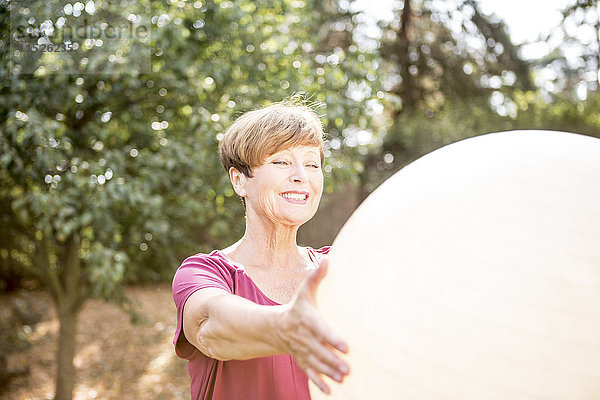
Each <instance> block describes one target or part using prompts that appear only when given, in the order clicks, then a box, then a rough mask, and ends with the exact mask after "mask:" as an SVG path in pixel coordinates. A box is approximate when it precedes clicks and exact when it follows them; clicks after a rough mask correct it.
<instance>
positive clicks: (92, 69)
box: [0, 0, 372, 400]
mask: <svg viewBox="0 0 600 400" xmlns="http://www.w3.org/2000/svg"><path fill="white" fill-rule="evenodd" d="M90 3H91V5H90ZM0 13H1V14H0V18H2V19H1V22H2V23H1V24H0V25H1V28H0V29H1V30H2V38H3V39H2V40H3V41H4V42H3V44H4V45H3V46H0V52H1V53H0V54H1V56H2V60H3V62H2V65H1V66H0V68H2V69H1V70H0V99H1V100H0V130H1V132H2V136H1V137H0V148H1V149H2V155H1V156H0V184H1V186H0V204H1V205H2V206H3V213H2V222H3V224H2V228H1V230H0V231H1V232H2V236H1V237H0V256H1V257H2V259H3V264H4V265H7V266H9V267H8V268H9V270H10V271H13V272H14V271H17V272H18V274H20V275H21V276H22V275H27V276H28V277H31V278H35V279H37V281H38V282H40V284H41V285H43V286H44V287H45V288H47V289H48V290H49V292H50V293H51V294H52V298H53V300H54V303H55V305H56V309H57V311H58V316H59V319H60V335H59V337H60V338H59V350H58V376H57V388H56V399H59V400H63V399H70V398H71V396H72V391H73V387H74V383H75V380H74V375H75V374H74V372H75V371H74V367H73V356H74V355H75V351H76V349H75V336H76V332H77V331H76V324H77V315H78V312H79V310H80V309H81V307H82V305H83V304H84V302H85V301H86V299H88V298H90V297H103V298H105V299H108V300H111V301H118V302H121V303H122V304H124V305H126V304H127V303H126V302H125V299H124V298H123V295H122V292H121V287H122V285H123V283H124V282H126V281H135V280H149V279H161V278H170V277H171V275H172V273H173V271H174V269H175V268H176V267H177V265H178V264H179V261H180V260H181V258H182V257H183V256H185V255H189V254H192V252H195V251H206V250H208V249H210V248H215V247H218V246H221V245H222V244H224V243H226V242H229V241H231V240H233V239H235V238H237V237H239V235H241V233H242V230H243V218H242V216H243V209H242V207H241V205H240V203H239V200H238V199H237V198H236V197H235V196H234V192H233V190H232V189H231V187H230V185H229V183H228V181H227V175H226V174H225V173H224V172H223V171H221V168H222V167H221V166H220V163H219V160H218V155H217V151H216V148H217V145H218V141H219V138H220V135H222V134H223V130H224V129H225V127H226V126H227V125H228V124H229V123H230V122H231V121H232V120H233V119H234V118H235V117H236V116H237V115H239V114H240V113H241V112H242V111H246V110H248V109H252V108H255V107H258V106H261V105H263V104H265V103H267V102H268V101H269V100H271V101H272V100H273V99H282V98H284V97H287V96H289V95H290V93H294V92H308V93H313V94H314V95H313V97H312V98H311V99H312V100H314V101H317V102H323V103H324V104H327V105H328V106H327V108H326V109H322V112H323V113H324V114H326V116H325V117H324V120H325V124H326V126H327V127H328V128H329V129H330V130H331V131H333V136H334V138H335V137H337V135H339V136H341V135H342V132H341V131H342V128H341V127H342V125H343V124H349V125H352V126H354V127H361V128H363V129H364V128H366V127H367V125H368V118H367V117H366V115H365V113H364V111H363V108H362V107H361V104H360V102H359V101H357V100H355V99H353V98H352V97H351V96H350V95H349V93H348V91H347V88H348V87H349V86H351V85H354V86H360V87H364V86H365V85H368V84H369V81H367V80H366V79H365V75H366V73H367V72H368V71H372V67H371V66H370V65H369V64H368V63H365V61H368V56H365V55H363V54H362V53H361V52H360V51H359V50H358V48H357V46H355V45H353V44H352V39H351V35H349V33H350V31H351V29H352V27H351V26H350V25H348V23H347V20H348V18H349V17H348V16H347V15H345V14H344V13H343V12H342V11H340V10H338V9H337V7H336V3H335V2H325V3H323V2H318V1H284V0H281V1H276V0H272V1H265V2H263V3H256V2H253V1H239V2H235V3H232V2H227V1H215V2H203V1H196V2H185V1H182V2H168V3H157V2H152V3H150V2H149V1H141V2H140V1H138V2H134V1H125V2H119V3H118V4H116V3H114V2H100V1H96V2H86V3H85V4H83V3H77V4H75V5H72V4H67V3H66V2H45V1H30V2H28V3H27V4H26V5H25V4H21V3H18V2H16V1H14V2H6V1H4V2H0ZM9 21H10V22H11V24H8V23H7V22H9ZM106 21H108V22H110V24H112V25H111V26H113V27H120V26H126V27H129V26H134V27H135V26H140V27H145V28H147V30H146V32H147V33H148V36H147V40H146V38H145V37H138V36H135V37H134V36H129V37H127V39H128V40H125V41H123V40H121V41H111V40H110V37H109V36H108V29H107V28H106V27H105V28H102V29H106V31H105V32H104V35H105V37H103V38H104V40H103V41H102V42H99V41H98V40H97V39H98V38H89V37H88V38H87V39H90V40H87V39H86V40H83V39H84V38H82V37H76V38H73V37H71V36H68V35H67V33H69V32H71V33H72V32H75V33H76V34H77V32H78V31H77V30H76V28H77V27H82V26H92V25H94V24H97V25H96V26H98V27H101V26H103V25H102V23H103V22H106ZM344 21H346V22H344ZM110 24H108V25H110ZM340 24H341V25H340ZM9 27H10V28H9ZM15 27H21V28H23V30H21V31H18V30H16V28H15ZM334 28H335V29H334ZM9 29H10V30H9ZM28 29H29V30H28ZM69 29H71V31H69ZM332 32H333V33H332ZM15 35H16V36H15ZM8 38H10V42H9V39H8ZM58 38H60V39H61V40H63V39H64V38H66V39H68V40H70V43H71V45H74V44H77V49H76V50H77V51H63V52H54V51H48V52H37V53H35V52H33V51H30V50H31V49H32V47H26V46H33V45H34V44H38V45H41V44H45V45H49V44H50V43H53V41H54V40H55V39H58ZM92 39H94V40H92ZM28 40H29V41H28ZM9 43H10V46H7V45H6V44H9ZM17 47H18V48H17ZM19 49H20V51H19V52H16V51H15V50H19ZM28 49H29V50H28ZM148 50H149V51H151V53H152V54H151V55H152V57H151V58H150V57H149V54H146V53H145V51H148ZM146 57H147V58H146ZM365 82H366V83H365ZM328 156H330V157H331V158H330V159H331V162H330V163H329V164H328V165H329V169H328V170H326V174H327V175H330V176H332V177H333V179H334V180H335V179H338V180H340V179H344V177H347V176H348V173H347V172H345V171H348V170H350V171H352V170H351V169H349V168H348V167H345V166H344V165H341V164H340V163H339V160H338V161H336V155H335V154H331V153H330V154H328ZM341 157H344V156H343V155H342V156H341ZM355 166H356V163H353V164H352V165H351V167H350V168H354V167H355ZM357 168H358V167H357ZM331 189H332V188H331V187H330V190H331ZM3 274H4V271H3Z"/></svg>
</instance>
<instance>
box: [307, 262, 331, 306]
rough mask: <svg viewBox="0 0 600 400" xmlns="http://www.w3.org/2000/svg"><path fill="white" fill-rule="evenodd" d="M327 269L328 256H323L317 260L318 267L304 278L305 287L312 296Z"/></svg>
mask: <svg viewBox="0 0 600 400" xmlns="http://www.w3.org/2000/svg"><path fill="white" fill-rule="evenodd" d="M328 269H329V258H328V257H323V258H322V259H321V261H320V262H319V268H317V269H316V271H315V272H313V273H312V274H311V275H310V276H309V277H308V279H307V280H306V285H305V286H306V288H307V289H308V291H309V292H310V294H311V295H312V296H313V297H314V296H315V295H316V293H317V288H318V287H319V284H320V283H321V282H322V281H323V278H325V276H326V275H327V270H328Z"/></svg>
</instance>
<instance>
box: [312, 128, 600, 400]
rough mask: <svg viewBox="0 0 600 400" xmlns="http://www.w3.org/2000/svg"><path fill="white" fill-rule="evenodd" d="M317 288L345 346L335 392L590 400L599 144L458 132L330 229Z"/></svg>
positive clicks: (554, 135) (599, 283) (560, 135)
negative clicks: (346, 369)
mask: <svg viewBox="0 0 600 400" xmlns="http://www.w3.org/2000/svg"><path fill="white" fill-rule="evenodd" d="M330 259H331V267H330V270H329V274H328V276H327V277H326V278H325V280H324V282H323V284H322V286H321V288H320V289H319V293H318V307H319V309H320V310H321V312H322V313H323V315H324V316H325V319H326V320H327V321H328V323H329V324H330V325H331V326H332V328H333V329H334V331H336V332H337V333H338V334H339V335H340V336H341V337H343V338H345V339H346V340H347V341H348V343H349V346H350V353H349V355H348V361H349V363H350V366H351V368H352V372H351V374H350V375H349V376H348V377H347V378H346V380H345V382H344V383H343V384H341V385H338V384H335V383H332V386H333V388H332V389H333V395H332V396H331V397H325V396H321V395H320V394H318V390H315V387H314V386H313V387H312V388H311V391H312V393H313V398H315V399H317V398H329V399H340V400H342V399H343V400H352V399H357V400H366V399H378V400H382V399H402V400H424V399H447V400H510V399H520V400H521V399H545V400H547V399H557V400H558V399H561V400H598V399H600V140H599V139H596V138H591V137H587V136H583V135H577V134H572V133H564V132H552V131H513V132H500V133H494V134H488V135H483V136H479V137H475V138H471V139H467V140H464V141H461V142H458V143H455V144H452V145H449V146H446V147H444V148H441V149H439V150H437V151H434V152H433V153H431V154H428V155H426V156H424V157H422V158H421V159H419V160H417V161H415V162H413V163H412V164H410V165H409V166H407V167H406V168H404V169H403V170H401V171H400V172H398V173H397V174H395V175H394V176H392V177H391V178H390V179H389V180H388V181H386V182H385V183H384V184H383V185H382V186H381V187H380V188H378V189H377V190H376V191H375V192H374V193H373V194H372V195H371V196H369V198H368V199H367V200H366V201H365V202H364V203H363V204H362V205H361V206H360V207H359V208H358V210H357V211H356V212H355V213H354V214H353V215H352V217H351V218H350V219H349V221H348V222H347V223H346V225H345V226H344V227H343V229H342V230H341V232H340V234H339V235H338V237H337V239H336V240H335V243H334V245H333V250H332V252H331V258H330Z"/></svg>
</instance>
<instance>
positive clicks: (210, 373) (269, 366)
mask: <svg viewBox="0 0 600 400" xmlns="http://www.w3.org/2000/svg"><path fill="white" fill-rule="evenodd" d="M329 249H330V247H329V246H327V247H322V248H320V249H318V250H314V249H311V248H308V253H309V255H310V257H311V259H312V260H313V261H314V262H316V263H317V264H318V261H319V259H320V258H321V257H322V256H323V255H324V254H327V253H328V252H329ZM208 287H213V288H219V289H223V290H225V291H227V292H229V293H233V294H236V295H238V296H241V297H244V298H246V299H248V300H251V301H253V302H255V303H257V304H262V305H268V306H273V305H278V304H279V303H277V302H275V301H273V300H271V299H270V298H268V297H267V296H266V295H265V294H264V293H263V292H262V291H261V290H260V289H259V288H258V286H256V285H255V284H254V282H253V281H252V280H251V279H250V277H249V276H248V275H247V274H246V272H245V271H244V269H243V267H242V266H241V265H239V264H234V263H233V261H232V260H231V259H230V258H229V257H227V256H226V255H225V254H223V253H222V252H220V251H219V250H214V251H213V252H211V253H210V254H196V255H194V256H191V257H188V258H187V259H186V260H185V261H183V263H182V264H181V266H180V267H179V269H178V270H177V272H176V274H175V278H173V300H174V301H175V306H176V307H177V331H176V332H175V338H174V339H173V344H174V345H175V352H176V353H177V355H178V356H179V357H181V358H184V359H186V360H188V361H189V362H188V371H189V373H190V376H191V378H192V400H238V399H240V400H241V399H243V400H288V399H289V400H308V399H310V392H309V389H308V378H307V376H306V374H305V373H304V372H303V371H302V370H301V369H300V367H299V366H298V364H297V363H296V361H295V360H294V359H293V358H292V356H290V355H289V354H279V355H275V356H269V357H261V358H253V359H250V360H229V361H219V360H215V359H214V358H210V357H208V356H206V355H204V353H202V352H200V351H199V350H198V349H196V347H194V346H193V345H191V344H190V343H189V342H188V341H187V340H186V338H185V335H183V322H182V321H183V306H184V305H185V302H186V301H187V299H188V298H189V297H190V296H191V295H192V293H194V292H195V291H196V290H199V289H203V288H208Z"/></svg>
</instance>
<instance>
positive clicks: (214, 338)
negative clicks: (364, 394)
mask: <svg viewBox="0 0 600 400" xmlns="http://www.w3.org/2000/svg"><path fill="white" fill-rule="evenodd" d="M327 268H328V261H327V259H326V258H324V259H323V261H322V262H321V265H320V266H319V268H318V269H317V270H316V271H315V272H314V273H313V274H312V275H311V276H310V277H309V278H308V279H307V280H306V282H304V284H303V285H302V286H301V288H300V289H299V291H298V293H297V294H296V296H295V297H294V300H293V301H292V302H290V303H289V304H286V305H280V306H264V305H259V304H256V303H253V302H251V301H250V300H247V299H244V298H242V297H240V296H236V295H233V294H230V293H228V292H226V291H224V290H221V289H216V288H206V289H202V290H198V291H196V292H195V293H194V294H192V295H191V296H190V298H189V299H188V300H187V302H186V304H185V306H184V309H183V330H184V334H185V337H186V339H187V340H188V341H189V342H190V343H191V344H192V345H194V346H195V347H196V348H198V349H199V350H200V351H201V352H202V353H204V354H206V355H207V356H209V357H212V358H215V359H218V360H231V359H237V360H245V359H250V358H257V357H264V356H269V355H274V354H283V353H287V354H290V355H292V356H293V357H294V358H295V359H296V361H297V362H298V365H300V367H301V368H302V369H303V370H304V371H305V372H306V374H307V375H308V377H309V378H310V379H311V380H312V381H313V382H314V383H315V384H316V385H317V386H318V387H319V388H320V389H321V390H322V391H324V392H325V393H329V387H328V386H327V384H326V383H325V382H324V380H323V375H327V376H329V377H330V378H332V379H334V380H336V381H338V382H341V381H342V379H343V377H344V376H345V375H347V374H348V373H349V367H348V365H347V364H346V363H345V362H344V361H343V360H342V359H341V358H340V357H339V353H338V352H344V353H345V352H346V351H347V345H346V344H345V343H344V342H343V341H342V340H341V339H339V338H338V337H337V336H335V335H334V334H333V333H332V332H331V330H330V329H329V328H328V327H327V325H326V324H325V322H324V321H323V318H322V317H321V316H320V315H319V313H318V312H317V309H316V304H315V296H316V291H317V288H318V286H319V283H320V282H321V281H322V279H323V278H324V277H325V274H326V273H327Z"/></svg>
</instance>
